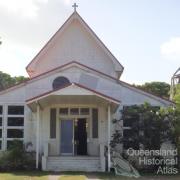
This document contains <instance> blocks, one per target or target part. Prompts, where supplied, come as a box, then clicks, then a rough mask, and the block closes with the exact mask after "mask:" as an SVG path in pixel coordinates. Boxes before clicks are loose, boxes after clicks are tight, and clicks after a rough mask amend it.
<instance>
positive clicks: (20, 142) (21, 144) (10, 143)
mask: <svg viewBox="0 0 180 180" xmlns="http://www.w3.org/2000/svg"><path fill="white" fill-rule="evenodd" d="M16 143H17V142H16ZM18 144H20V146H21V147H22V148H23V141H18ZM12 146H13V147H14V144H13V141H7V149H10V148H11V147H12Z"/></svg>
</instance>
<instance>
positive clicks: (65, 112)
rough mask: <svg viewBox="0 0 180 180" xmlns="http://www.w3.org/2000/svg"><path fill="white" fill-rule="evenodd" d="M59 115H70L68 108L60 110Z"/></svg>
mask: <svg viewBox="0 0 180 180" xmlns="http://www.w3.org/2000/svg"><path fill="white" fill-rule="evenodd" d="M59 114H60V115H68V108H60V109H59Z"/></svg>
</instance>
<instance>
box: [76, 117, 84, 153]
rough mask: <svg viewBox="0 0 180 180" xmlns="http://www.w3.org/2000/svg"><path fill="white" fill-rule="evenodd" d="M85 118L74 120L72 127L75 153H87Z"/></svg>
mask: <svg viewBox="0 0 180 180" xmlns="http://www.w3.org/2000/svg"><path fill="white" fill-rule="evenodd" d="M86 124H87V123H86V119H85V118H79V119H77V121H76V122H75V127H74V142H75V147H74V150H75V155H87V130H86V129H87V128H86Z"/></svg>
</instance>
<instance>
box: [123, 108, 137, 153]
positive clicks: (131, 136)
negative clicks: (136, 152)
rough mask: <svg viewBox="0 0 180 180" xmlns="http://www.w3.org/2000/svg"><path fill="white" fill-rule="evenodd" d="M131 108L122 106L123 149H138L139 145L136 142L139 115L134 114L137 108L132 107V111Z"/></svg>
mask: <svg viewBox="0 0 180 180" xmlns="http://www.w3.org/2000/svg"><path fill="white" fill-rule="evenodd" d="M132 108H133V107H132V106H124V107H123V127H124V130H123V137H124V138H123V147H124V149H128V148H133V149H139V143H138V141H137V139H138V136H139V132H138V131H137V128H135V129H134V127H137V124H138V121H139V115H138V114H137V113H136V111H135V110H136V109H137V108H138V106H134V108H133V110H134V111H133V110H132Z"/></svg>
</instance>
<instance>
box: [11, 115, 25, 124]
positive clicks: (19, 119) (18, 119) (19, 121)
mask: <svg viewBox="0 0 180 180" xmlns="http://www.w3.org/2000/svg"><path fill="white" fill-rule="evenodd" d="M8 126H24V118H23V117H8Z"/></svg>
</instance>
